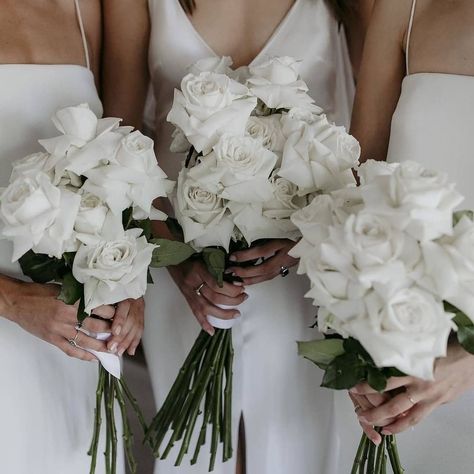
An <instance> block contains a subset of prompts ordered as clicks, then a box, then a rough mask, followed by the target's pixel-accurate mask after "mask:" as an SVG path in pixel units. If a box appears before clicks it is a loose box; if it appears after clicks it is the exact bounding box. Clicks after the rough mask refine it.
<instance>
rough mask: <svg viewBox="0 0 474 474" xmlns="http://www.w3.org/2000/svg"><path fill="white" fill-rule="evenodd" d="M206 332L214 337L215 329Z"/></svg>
mask: <svg viewBox="0 0 474 474" xmlns="http://www.w3.org/2000/svg"><path fill="white" fill-rule="evenodd" d="M206 332H207V333H208V334H209V336H214V333H215V331H214V329H206Z"/></svg>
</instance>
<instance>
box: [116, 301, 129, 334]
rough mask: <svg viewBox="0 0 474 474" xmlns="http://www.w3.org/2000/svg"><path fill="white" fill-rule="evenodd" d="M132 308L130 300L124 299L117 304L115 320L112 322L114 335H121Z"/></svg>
mask: <svg viewBox="0 0 474 474" xmlns="http://www.w3.org/2000/svg"><path fill="white" fill-rule="evenodd" d="M130 308H131V302H130V301H129V300H125V301H122V302H120V303H119V304H118V305H117V309H116V311H115V316H114V322H113V323H112V334H113V335H114V336H120V333H121V332H122V330H123V327H124V325H125V322H126V320H127V318H128V314H129V313H130Z"/></svg>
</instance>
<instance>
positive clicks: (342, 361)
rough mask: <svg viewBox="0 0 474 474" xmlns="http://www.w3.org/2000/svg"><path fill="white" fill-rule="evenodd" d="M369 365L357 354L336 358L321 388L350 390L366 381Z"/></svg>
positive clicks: (328, 369)
mask: <svg viewBox="0 0 474 474" xmlns="http://www.w3.org/2000/svg"><path fill="white" fill-rule="evenodd" d="M366 373H367V364H366V363H365V362H364V361H362V360H361V359H360V358H359V357H358V356H357V355H356V354H343V355H341V356H338V357H336V358H335V359H334V360H333V361H332V362H331V363H330V364H329V365H328V367H327V369H326V372H325V374H324V377H323V382H322V384H321V386H323V387H326V388H332V389H334V390H349V389H350V388H352V387H354V386H355V385H357V384H358V383H360V382H362V381H363V380H365V379H366Z"/></svg>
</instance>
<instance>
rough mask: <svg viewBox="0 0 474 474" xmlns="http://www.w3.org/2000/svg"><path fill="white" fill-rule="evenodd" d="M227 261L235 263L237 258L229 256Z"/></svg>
mask: <svg viewBox="0 0 474 474" xmlns="http://www.w3.org/2000/svg"><path fill="white" fill-rule="evenodd" d="M229 260H230V261H231V262H236V261H237V257H236V256H235V255H231V256H230V257H229Z"/></svg>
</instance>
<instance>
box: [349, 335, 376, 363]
mask: <svg viewBox="0 0 474 474" xmlns="http://www.w3.org/2000/svg"><path fill="white" fill-rule="evenodd" d="M344 350H345V352H347V353H353V354H357V355H359V356H360V357H361V358H362V359H363V360H364V361H365V362H367V363H368V364H369V365H373V366H375V364H374V361H373V359H372V357H371V356H370V354H369V353H368V352H367V351H366V350H365V349H364V346H363V345H362V344H361V343H360V342H359V341H358V340H357V339H354V338H352V337H349V338H348V339H344Z"/></svg>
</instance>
